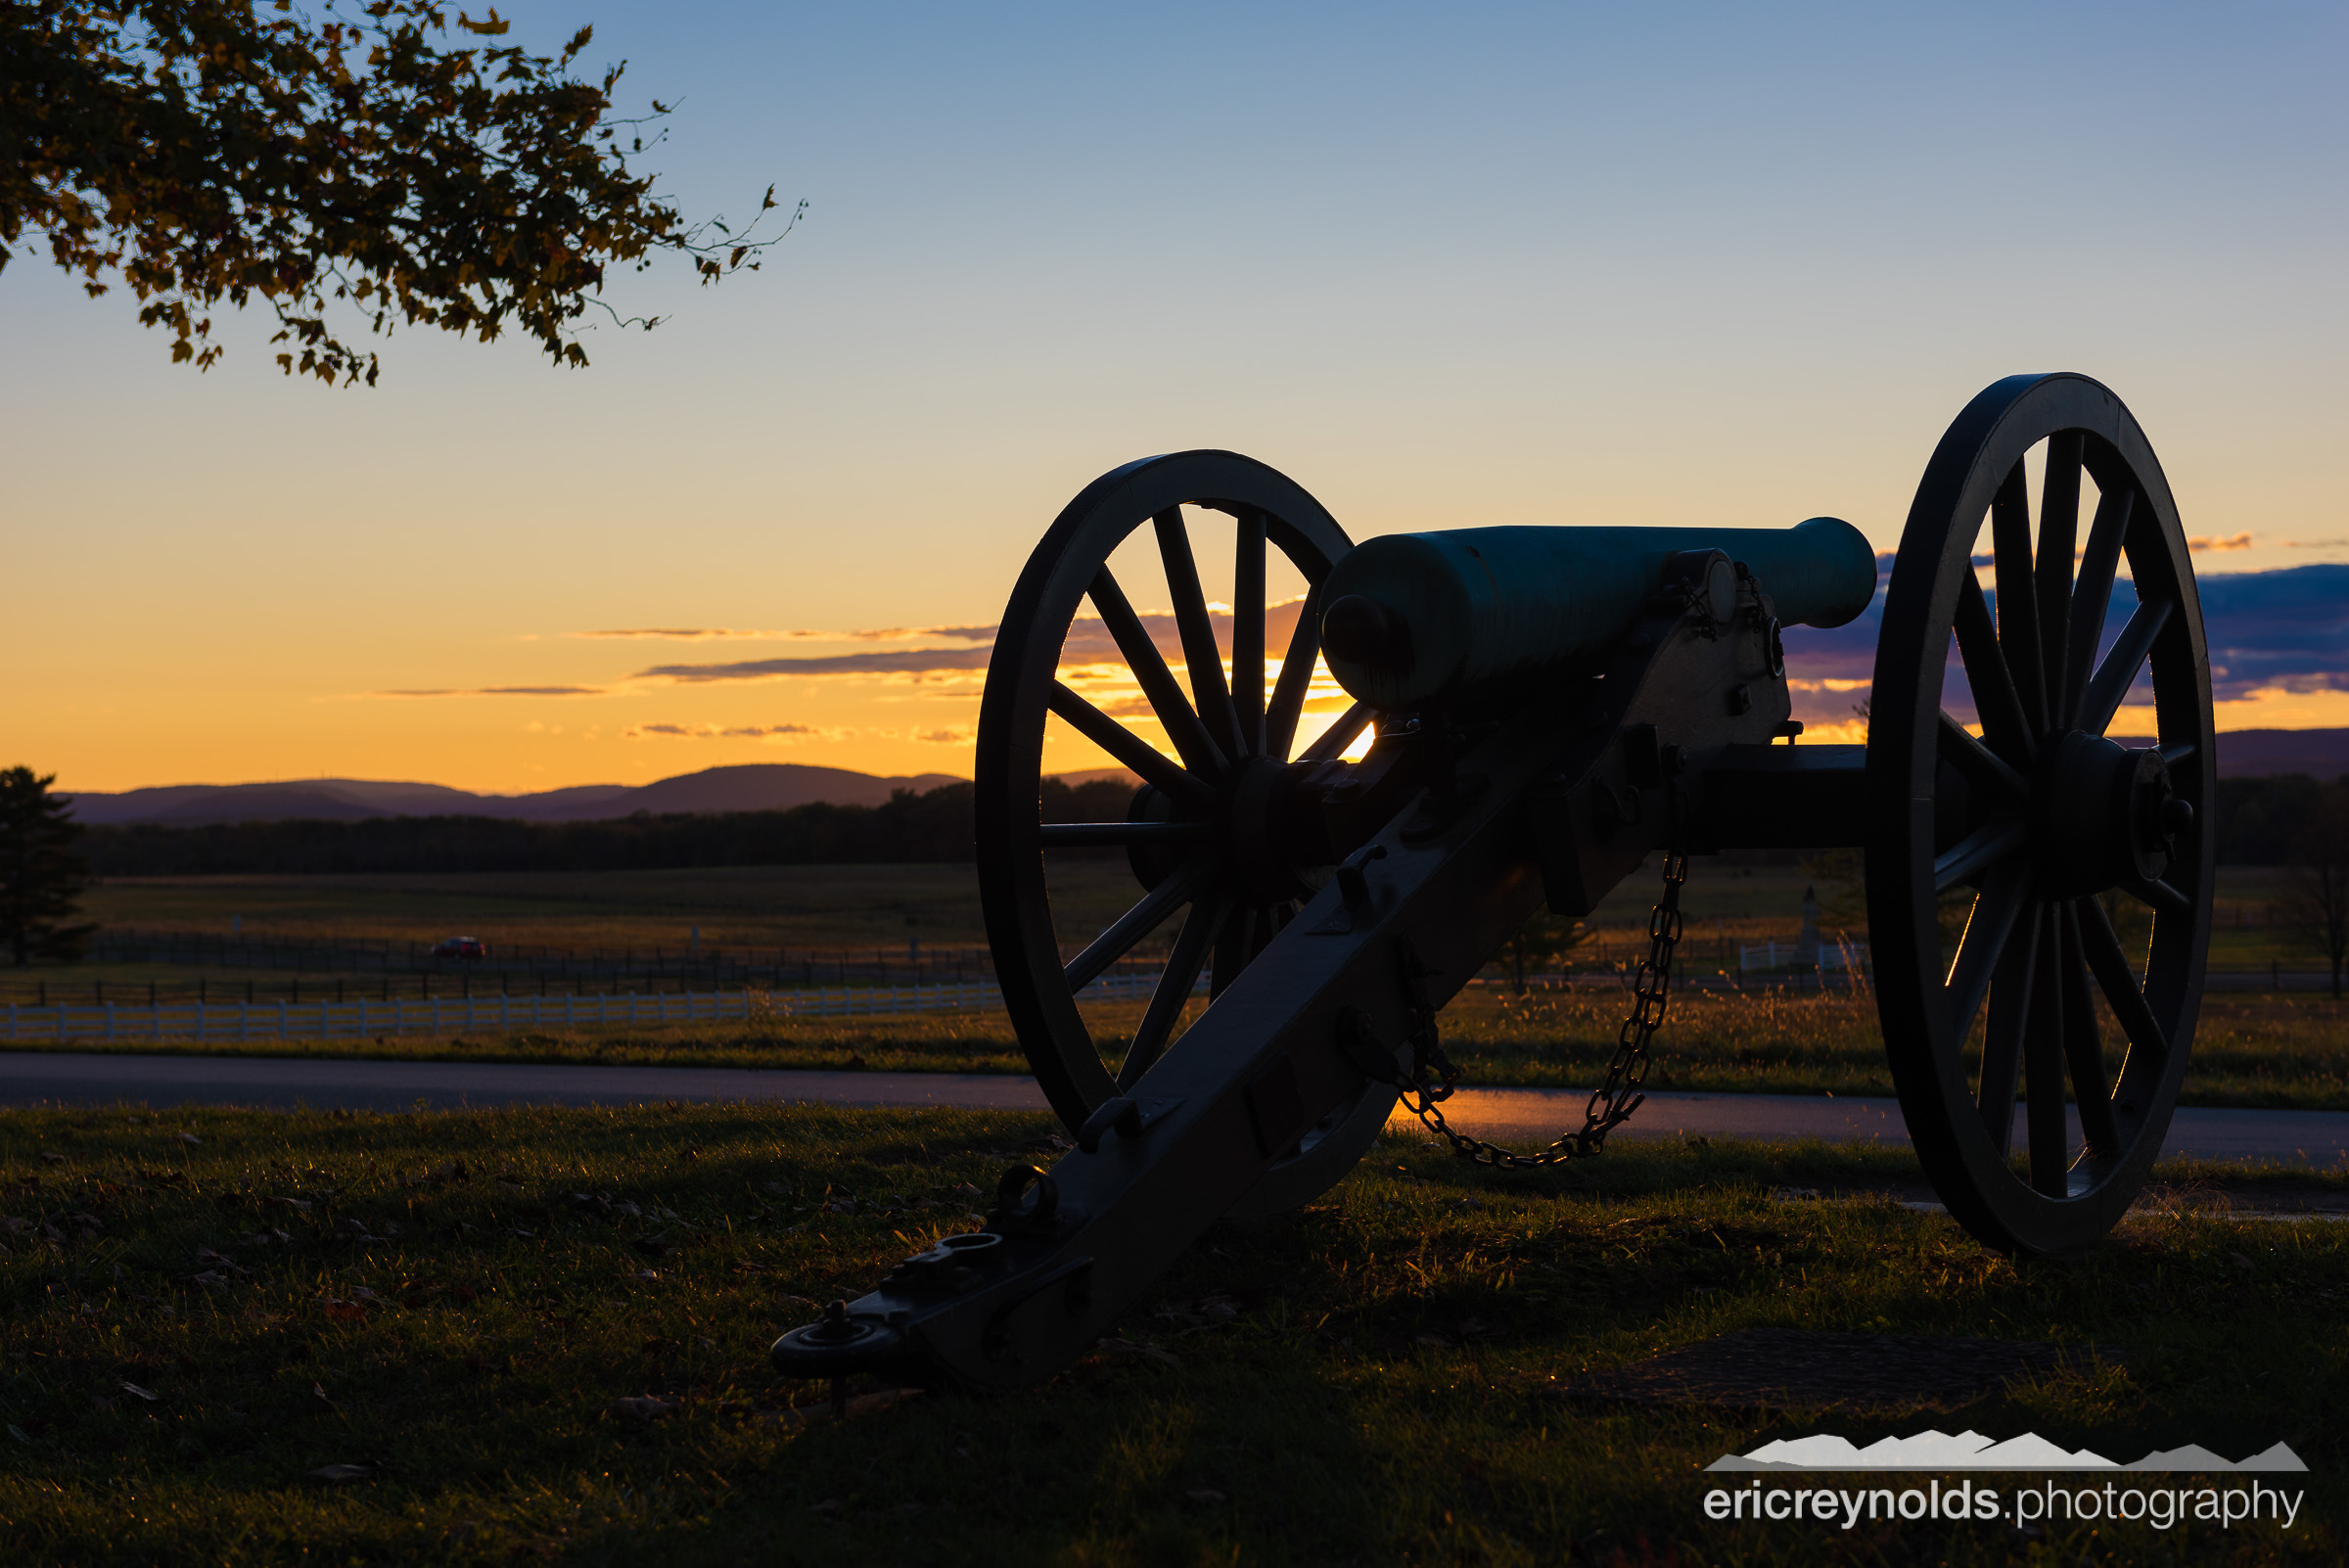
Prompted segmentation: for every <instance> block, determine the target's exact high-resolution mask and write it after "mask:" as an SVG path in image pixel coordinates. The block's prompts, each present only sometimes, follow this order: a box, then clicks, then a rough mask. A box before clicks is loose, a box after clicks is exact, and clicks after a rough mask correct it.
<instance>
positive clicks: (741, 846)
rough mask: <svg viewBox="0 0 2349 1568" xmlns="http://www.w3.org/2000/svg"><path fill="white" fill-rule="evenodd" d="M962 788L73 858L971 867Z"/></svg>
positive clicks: (114, 833)
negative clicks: (841, 802) (776, 807)
mask: <svg viewBox="0 0 2349 1568" xmlns="http://www.w3.org/2000/svg"><path fill="white" fill-rule="evenodd" d="M972 797H973V787H972V786H971V785H968V784H949V785H946V786H944V788H941V789H935V790H931V791H928V792H927V793H924V794H918V795H917V794H915V793H914V792H913V791H911V790H898V791H897V792H896V793H895V794H893V795H892V796H891V797H890V799H889V800H888V802H887V803H885V804H884V805H881V806H871V807H866V806H831V805H826V804H822V803H816V804H811V805H807V806H798V807H791V808H790V809H788V810H780V811H723V812H696V813H678V814H673V815H661V816H656V815H653V814H652V813H650V812H643V811H639V812H637V813H636V814H635V815H633V816H624V817H614V818H609V819H606V820H602V821H593V822H518V821H513V820H510V819H507V818H503V817H487V816H385V817H372V818H368V819H366V820H363V821H357V822H329V821H311V820H302V819H290V820H281V821H270V822H221V823H211V824H207V825H204V826H198V827H162V826H157V825H155V824H152V823H138V824H132V825H128V826H108V827H91V828H88V829H86V830H85V832H84V833H83V835H82V838H81V842H80V844H79V846H78V848H79V850H80V853H82V855H83V856H84V858H86V859H87V861H88V862H89V867H90V870H91V871H92V872H94V873H95V874H97V875H99V876H102V877H155V876H206V875H211V874H217V873H224V872H268V873H283V874H293V875H299V874H303V873H318V872H344V873H348V872H372V871H424V872H443V871H650V870H673V869H682V868H686V867H694V866H720V865H856V864H872V863H880V862H887V861H954V860H968V859H969V858H971V837H972V828H973V822H974V818H973V803H972ZM1132 798H1133V788H1132V786H1131V785H1128V784H1120V783H1117V782H1114V781H1110V780H1094V781H1092V782H1088V783H1084V784H1079V785H1075V786H1071V785H1068V784H1064V783H1062V782H1061V781H1060V780H1058V779H1046V780H1045V781H1044V787H1043V801H1042V806H1043V818H1044V820H1045V821H1048V822H1105V821H1120V820H1123V819H1124V817H1125V815H1126V811H1127V807H1128V804H1129V803H1130V802H1131V800H1132Z"/></svg>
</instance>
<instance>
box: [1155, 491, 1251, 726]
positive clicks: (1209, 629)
mask: <svg viewBox="0 0 2349 1568" xmlns="http://www.w3.org/2000/svg"><path fill="white" fill-rule="evenodd" d="M1152 522H1153V524H1154V526H1155V527H1156V528H1157V530H1158V557H1159V559H1160V560H1161V561H1163V562H1165V563H1166V568H1167V589H1168V591H1169V592H1170V593H1172V594H1173V595H1174V624H1175V627H1176V628H1177V629H1178V630H1179V631H1180V632H1181V634H1182V662H1183V663H1184V664H1186V665H1188V666H1190V670H1191V695H1192V696H1193V697H1194V698H1196V699H1197V700H1198V707H1199V716H1200V718H1201V719H1202V720H1203V721H1205V723H1206V724H1207V732H1208V733H1209V734H1211V735H1213V736H1215V738H1216V744H1217V745H1219V746H1221V748H1222V749H1223V753H1224V755H1225V756H1227V757H1234V758H1236V757H1242V756H1245V755H1246V754H1247V747H1246V746H1244V745H1243V744H1242V743H1241V740H1240V718H1239V715H1238V714H1237V713H1236V712H1234V711H1233V708H1232V705H1231V690H1230V688H1229V687H1227V686H1225V685H1224V684H1223V653H1222V650H1221V649H1220V648H1218V647H1217V646H1216V627H1215V623H1214V622H1212V621H1210V620H1209V619H1208V615H1207V592H1206V590H1205V589H1203V588H1201V587H1200V586H1199V563H1198V562H1197V561H1195V560H1193V559H1192V557H1191V532H1190V530H1188V529H1186V528H1184V527H1183V524H1182V508H1180V507H1178V506H1175V507H1169V508H1168V509H1167V510H1165V511H1164V512H1161V513H1159V514H1158V516H1157V517H1156V518H1154V519H1153V520H1152Z"/></svg>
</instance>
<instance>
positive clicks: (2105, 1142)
mask: <svg viewBox="0 0 2349 1568" xmlns="http://www.w3.org/2000/svg"><path fill="white" fill-rule="evenodd" d="M2051 912H2054V913H2057V914H2058V915H2059V917H2060V918H2061V920H2062V926H2063V929H2062V931H2061V932H2060V936H2061V937H2062V942H2061V947H2062V962H2061V964H2060V965H2059V967H2058V968H2057V971H2056V974H2057V976H2058V977H2059V978H2060V981H2061V984H2062V986H2063V1055H2064V1061H2065V1064H2066V1065H2067V1066H2068V1067H2069V1068H2070V1069H2071V1079H2072V1103H2073V1104H2074V1105H2076V1106H2078V1107H2079V1108H2080V1144H2081V1150H2082V1154H2083V1156H2084V1157H2085V1158H2088V1159H2092V1160H2101V1159H2107V1158H2110V1157H2111V1156H2113V1155H2116V1154H2118V1153H2120V1152H2121V1133H2120V1129H2118V1128H2117V1127H2115V1126H2114V1125H2113V1120H2112V1086H2111V1085H2110V1084H2107V1083H2106V1082H2105V1081H2104V1042H2103V1041H2102V1040H2101V1039H2100V1038H2097V1033H2096V993H2095V992H2093V991H2091V990H2090V989H2089V988H2090V981H2089V978H2088V964H2087V962H2086V961H2085V960H2084V958H2083V957H2082V955H2081V941H2080V915H2079V911H2078V910H2077V909H2076V908H2074V907H2073V906H2072V905H2070V904H2063V905H2060V906H2058V907H2057V908H2056V909H2055V910H2053V911H2051Z"/></svg>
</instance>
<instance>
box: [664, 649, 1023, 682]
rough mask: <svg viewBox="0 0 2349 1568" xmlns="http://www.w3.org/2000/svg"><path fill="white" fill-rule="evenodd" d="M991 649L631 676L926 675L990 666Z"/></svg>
mask: <svg viewBox="0 0 2349 1568" xmlns="http://www.w3.org/2000/svg"><path fill="white" fill-rule="evenodd" d="M992 653H993V650H992V649H990V648H907V649H901V650H898V651H894V652H883V651H876V652H873V653H854V654H817V655H813V656H810V657H807V658H802V659H740V660H734V661H731V662H728V663H725V664H716V665H654V666H653V667H652V668H650V669H640V670H638V671H636V673H635V674H634V675H632V676H630V677H629V678H630V679H631V680H676V681H684V682H686V683H688V684H695V685H699V684H704V683H707V682H710V681H717V680H779V679H783V678H785V677H787V676H792V675H920V674H928V673H930V672H932V671H936V670H961V669H986V668H987V662H988V660H989V658H990V656H991V655H992Z"/></svg>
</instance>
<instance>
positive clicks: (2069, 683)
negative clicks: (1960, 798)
mask: <svg viewBox="0 0 2349 1568" xmlns="http://www.w3.org/2000/svg"><path fill="white" fill-rule="evenodd" d="M2136 502H2137V491H2136V490H2135V489H2114V490H2108V491H2106V492H2105V493H2104V494H2103V495H2102V496H2100V497H2099V498H2098V499H2097V501H2096V521H2095V522H2094V523H2092V524H2090V525H2089V529H2088V547H2087V549H2086V550H2085V551H2084V552H2082V554H2081V557H2080V582H2079V585H2078V586H2077V587H2075V588H2073V589H2072V643H2071V647H2070V649H2069V650H2068V651H2067V652H2066V653H2065V655H2064V661H2063V674H2064V688H2063V708H2062V710H2061V711H2062V714H2063V716H2064V720H2065V722H2066V723H2072V724H2076V723H2078V722H2079V721H2080V702H2081V698H2082V695H2083V694H2084V693H2085V692H2086V691H2087V690H2088V673H2089V671H2090V670H2091V669H2094V668H2095V667H2096V643H2097V642H2098V641H2099V640H2100V639H2101V638H2102V637H2103V635H2104V616H2105V613H2106V612H2107V611H2109V610H2110V609H2111V608H2112V579H2113V575H2114V573H2116V572H2117V571H2118V570H2119V569H2120V564H2121V545H2122V543H2123V542H2124V541H2125V540H2126V539H2127V538H2128V537H2129V514H2130V513H2131V512H2132V511H2133V510H2134V509H2135V506H2136Z"/></svg>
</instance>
